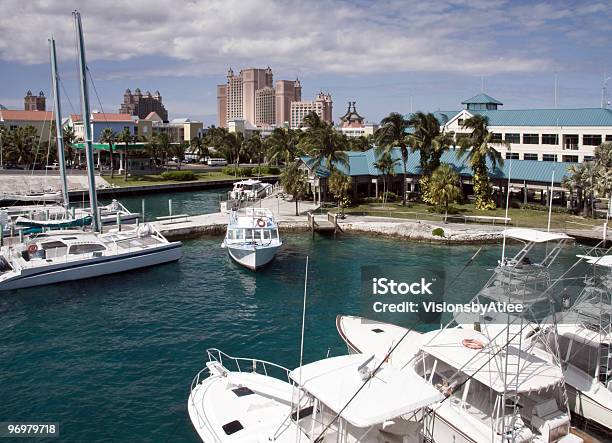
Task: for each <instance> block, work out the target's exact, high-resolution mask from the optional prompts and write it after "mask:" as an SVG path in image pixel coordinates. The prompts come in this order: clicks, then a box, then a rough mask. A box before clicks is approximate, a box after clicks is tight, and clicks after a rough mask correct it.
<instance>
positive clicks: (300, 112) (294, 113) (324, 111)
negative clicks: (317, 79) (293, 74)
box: [291, 92, 333, 128]
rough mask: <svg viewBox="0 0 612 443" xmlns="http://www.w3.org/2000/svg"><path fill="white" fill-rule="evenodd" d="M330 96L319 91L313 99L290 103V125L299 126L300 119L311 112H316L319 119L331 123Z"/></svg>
mask: <svg viewBox="0 0 612 443" xmlns="http://www.w3.org/2000/svg"><path fill="white" fill-rule="evenodd" d="M332 104H333V103H332V98H331V95H330V94H326V93H323V92H319V93H318V94H317V96H316V97H315V99H314V100H313V101H299V102H292V103H291V127H292V128H299V127H300V125H301V124H302V120H304V117H306V115H308V114H310V113H311V112H314V113H316V114H317V115H318V116H319V117H320V118H321V120H323V121H324V122H327V123H332Z"/></svg>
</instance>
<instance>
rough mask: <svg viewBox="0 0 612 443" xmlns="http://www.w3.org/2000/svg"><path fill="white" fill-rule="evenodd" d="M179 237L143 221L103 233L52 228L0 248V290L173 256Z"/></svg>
mask: <svg viewBox="0 0 612 443" xmlns="http://www.w3.org/2000/svg"><path fill="white" fill-rule="evenodd" d="M180 257H181V243H180V242H169V241H168V240H166V239H165V238H164V237H163V236H162V235H161V234H159V233H158V232H157V231H155V230H154V228H153V226H151V225H148V224H145V225H140V226H132V228H131V229H123V230H121V231H119V230H117V229H114V230H111V231H109V232H107V233H104V234H100V233H96V232H83V231H76V230H73V231H56V232H55V231H54V232H48V233H44V234H38V235H36V236H32V237H31V238H30V239H29V240H28V242H27V243H20V244H17V245H15V246H10V247H9V246H4V247H2V248H0V291H2V290H8V289H19V288H27V287H32V286H40V285H46V284H50V283H59V282H64V281H71V280H80V279H83V278H89V277H97V276H101V275H107V274H114V273H117V272H124V271H129V270H133V269H138V268H144V267H148V266H153V265H158V264H161V263H167V262H171V261H176V260H178V259H179V258H180Z"/></svg>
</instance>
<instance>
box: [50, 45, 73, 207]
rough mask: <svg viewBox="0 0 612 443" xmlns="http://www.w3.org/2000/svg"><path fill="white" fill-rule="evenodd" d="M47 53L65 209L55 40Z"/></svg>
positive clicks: (64, 164)
mask: <svg viewBox="0 0 612 443" xmlns="http://www.w3.org/2000/svg"><path fill="white" fill-rule="evenodd" d="M49 53H50V57H51V82H52V83H53V106H54V108H55V134H56V136H57V160H58V163H59V170H60V179H61V185H62V198H63V199H64V207H65V208H66V209H67V208H68V205H69V203H70V201H69V197H68V181H67V179H66V159H65V156H64V131H63V128H62V108H61V106H60V92H59V74H58V73H57V56H56V53H55V39H54V38H53V36H51V38H50V39H49Z"/></svg>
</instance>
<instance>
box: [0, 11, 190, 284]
mask: <svg viewBox="0 0 612 443" xmlns="http://www.w3.org/2000/svg"><path fill="white" fill-rule="evenodd" d="M73 15H74V20H75V25H76V30H77V44H78V50H79V67H80V70H79V73H80V80H81V99H82V107H83V127H84V132H85V144H86V158H87V172H88V184H89V199H90V207H91V213H92V214H94V217H93V226H94V232H83V231H58V232H53V233H46V234H40V235H37V236H33V237H31V238H30V239H28V240H27V241H26V242H24V243H18V244H15V245H11V246H4V247H2V248H0V290H7V289H17V288H26V287H31V286H38V285H44V284H49V283H59V282H63V281H70V280H77V279H82V278H88V277H93V276H100V275H107V274H113V273H117V272H123V271H128V270H133V269H138V268H143V267H147V266H152V265H157V264H161V263H166V262H170V261H176V260H178V259H179V258H180V257H181V243H180V242H169V241H168V240H166V239H165V238H164V237H163V236H162V235H161V234H160V233H159V232H157V231H156V230H155V229H154V228H153V227H152V226H151V225H147V224H144V225H140V226H133V227H132V229H127V230H125V229H114V230H110V231H109V232H108V233H104V234H102V233H100V225H101V221H100V218H99V217H98V216H95V215H98V214H99V210H98V201H97V196H96V189H95V181H94V174H93V149H92V131H91V125H90V122H89V119H90V110H89V94H88V90H87V80H86V69H87V65H86V61H85V50H84V42H83V29H82V25H81V16H80V14H79V13H78V12H76V11H75V12H74V13H73ZM50 49H51V56H52V60H53V61H54V60H55V44H54V42H53V39H51V40H50ZM52 66H53V67H54V75H55V62H53V63H52ZM55 86H56V88H57V84H55ZM55 92H56V94H57V93H58V90H57V89H56V91H55Z"/></svg>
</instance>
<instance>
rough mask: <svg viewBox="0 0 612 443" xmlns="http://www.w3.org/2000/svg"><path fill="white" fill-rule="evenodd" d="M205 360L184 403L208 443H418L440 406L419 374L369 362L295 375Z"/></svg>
mask: <svg viewBox="0 0 612 443" xmlns="http://www.w3.org/2000/svg"><path fill="white" fill-rule="evenodd" d="M208 356H209V361H208V362H207V363H206V367H205V368H204V369H203V370H202V371H200V372H199V373H198V374H197V375H196V376H195V378H194V379H193V382H192V384H191V392H190V395H189V400H188V403H187V409H188V412H189V417H190V419H191V422H192V424H193V426H194V428H195V429H196V431H197V432H198V435H199V436H200V438H201V439H202V441H204V442H206V443H208V442H220V443H223V442H262V443H263V442H270V441H276V442H287V443H289V442H291V443H293V442H296V441H302V442H325V443H332V442H345V443H349V442H363V443H381V442H389V443H420V442H421V441H422V434H421V428H422V426H421V424H420V423H419V422H418V416H419V414H421V413H422V410H423V408H424V407H426V406H427V405H430V404H432V403H434V402H437V401H439V400H440V399H442V398H443V397H442V395H441V394H440V392H439V391H437V390H436V389H435V388H433V387H432V386H430V385H428V384H427V383H425V382H424V381H423V380H422V379H420V378H419V377H418V376H417V375H416V374H415V373H414V372H412V371H410V370H408V371H400V370H398V369H397V368H394V367H393V366H391V365H388V364H382V365H380V360H376V359H375V358H373V357H368V356H366V355H345V356H340V357H332V358H327V359H324V360H320V361H316V362H314V363H310V364H306V365H304V366H301V367H299V368H297V369H294V370H293V371H290V370H288V369H286V368H283V367H281V366H278V365H274V364H272V363H269V362H265V361H261V360H255V359H244V358H235V357H230V356H228V355H227V354H224V353H223V352H221V351H219V350H217V349H213V350H209V351H208ZM379 365H380V368H379V369H378V370H377V371H376V369H377V368H378V367H379ZM402 393H403V394H404V395H398V394H402Z"/></svg>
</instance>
